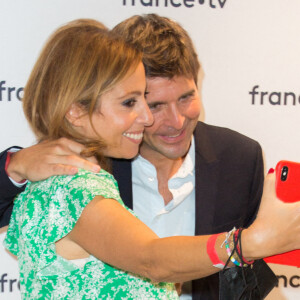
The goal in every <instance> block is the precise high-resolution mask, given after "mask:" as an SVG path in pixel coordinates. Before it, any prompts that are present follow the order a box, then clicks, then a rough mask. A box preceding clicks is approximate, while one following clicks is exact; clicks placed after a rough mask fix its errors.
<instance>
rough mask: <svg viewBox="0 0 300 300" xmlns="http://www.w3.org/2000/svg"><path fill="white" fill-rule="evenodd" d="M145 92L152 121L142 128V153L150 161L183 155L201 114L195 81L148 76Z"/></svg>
mask: <svg viewBox="0 0 300 300" xmlns="http://www.w3.org/2000/svg"><path fill="white" fill-rule="evenodd" d="M147 92H148V94H147V96H146V100H147V103H148V105H149V108H150V110H151V112H152V114H153V117H154V123H153V125H151V126H149V127H145V132H144V139H143V143H142V145H141V148H140V153H141V155H142V156H143V157H145V158H146V159H148V160H150V161H151V160H153V159H162V158H169V159H178V158H181V157H183V156H185V155H186V153H187V152H188V150H189V147H190V143H191V137H192V134H193V132H194V129H195V127H196V125H197V122H198V118H199V115H200V98H199V94H198V90H197V87H196V84H195V82H194V80H193V79H192V78H187V77H184V76H176V77H173V78H172V79H168V78H163V77H155V78H147Z"/></svg>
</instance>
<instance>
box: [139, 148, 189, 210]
mask: <svg viewBox="0 0 300 300" xmlns="http://www.w3.org/2000/svg"><path fill="white" fill-rule="evenodd" d="M140 155H141V156H142V157H143V158H145V159H146V160H148V161H149V162H150V163H151V164H152V165H153V166H154V167H155V169H156V174H157V182H158V191H159V193H160V194H161V196H162V197H163V199H164V203H165V205H167V204H168V203H169V202H170V201H171V200H172V199H173V195H172V193H171V192H170V190H169V187H168V181H169V179H170V178H171V177H172V176H173V175H174V174H176V173H177V171H178V170H179V168H180V167H181V165H182V163H183V161H184V157H180V158H176V159H170V158H168V157H165V156H163V155H158V154H157V153H153V151H141V153H140Z"/></svg>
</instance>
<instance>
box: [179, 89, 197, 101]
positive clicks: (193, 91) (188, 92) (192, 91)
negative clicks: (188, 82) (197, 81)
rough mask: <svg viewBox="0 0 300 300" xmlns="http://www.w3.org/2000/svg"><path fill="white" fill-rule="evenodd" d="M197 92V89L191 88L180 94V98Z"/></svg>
mask: <svg viewBox="0 0 300 300" xmlns="http://www.w3.org/2000/svg"><path fill="white" fill-rule="evenodd" d="M195 92H196V91H195V89H191V90H189V91H187V92H185V93H183V94H182V95H180V96H179V99H180V98H183V97H186V96H190V95H192V94H195Z"/></svg>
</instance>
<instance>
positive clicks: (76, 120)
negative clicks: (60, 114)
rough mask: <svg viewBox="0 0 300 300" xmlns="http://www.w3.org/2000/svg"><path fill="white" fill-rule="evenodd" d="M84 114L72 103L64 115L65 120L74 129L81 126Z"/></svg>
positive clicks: (80, 108)
mask: <svg viewBox="0 0 300 300" xmlns="http://www.w3.org/2000/svg"><path fill="white" fill-rule="evenodd" d="M84 115H86V112H85V111H84V110H83V109H82V107H80V106H79V105H78V104H75V103H73V104H72V105H71V107H70V108H69V110H68V111H67V113H66V116H65V117H66V119H67V120H68V121H69V122H70V123H71V124H72V125H73V126H75V127H82V126H83V119H84V118H83V116H84Z"/></svg>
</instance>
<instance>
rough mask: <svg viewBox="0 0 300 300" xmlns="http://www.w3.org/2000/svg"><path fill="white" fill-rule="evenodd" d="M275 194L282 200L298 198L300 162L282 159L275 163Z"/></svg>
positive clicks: (297, 199) (299, 196)
mask: <svg viewBox="0 0 300 300" xmlns="http://www.w3.org/2000/svg"><path fill="white" fill-rule="evenodd" d="M276 194H277V197H278V198H279V199H280V200H282V201H284V202H296V201H299V200H300V163H297V162H292V161H286V160H282V161H280V162H279V163H278V164H277V165H276Z"/></svg>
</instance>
